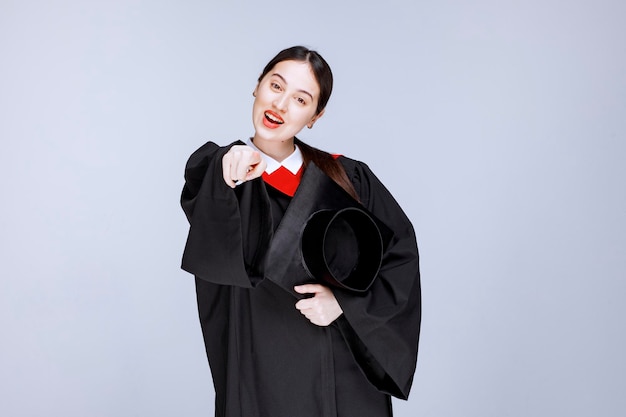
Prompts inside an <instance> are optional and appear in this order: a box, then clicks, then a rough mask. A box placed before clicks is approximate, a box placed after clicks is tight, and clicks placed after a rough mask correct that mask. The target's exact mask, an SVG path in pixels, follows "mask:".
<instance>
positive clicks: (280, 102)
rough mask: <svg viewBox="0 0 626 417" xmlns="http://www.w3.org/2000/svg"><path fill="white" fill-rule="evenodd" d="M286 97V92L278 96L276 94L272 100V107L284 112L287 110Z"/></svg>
mask: <svg viewBox="0 0 626 417" xmlns="http://www.w3.org/2000/svg"><path fill="white" fill-rule="evenodd" d="M288 99H289V98H288V97H287V95H286V94H280V95H279V96H277V97H276V98H275V100H274V103H273V104H274V107H276V109H278V110H279V111H281V112H285V111H287V103H288Z"/></svg>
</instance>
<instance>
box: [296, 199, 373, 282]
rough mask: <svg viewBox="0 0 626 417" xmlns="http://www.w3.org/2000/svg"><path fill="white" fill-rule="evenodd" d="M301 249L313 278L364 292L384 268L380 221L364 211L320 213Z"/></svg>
mask: <svg viewBox="0 0 626 417" xmlns="http://www.w3.org/2000/svg"><path fill="white" fill-rule="evenodd" d="M300 249H301V252H302V262H303V265H304V268H305V269H306V270H307V272H308V273H309V275H310V276H311V277H312V278H315V279H317V280H319V281H322V282H325V283H326V284H328V285H332V286H334V287H339V288H343V289H347V290H351V291H355V292H364V291H367V290H368V289H369V287H370V286H371V285H372V284H373V283H374V279H375V278H376V275H377V274H378V270H379V269H380V264H381V262H382V257H383V238H382V236H381V233H380V229H379V228H378V226H377V225H376V222H375V221H374V220H373V219H372V218H371V217H370V215H369V214H368V213H366V212H365V211H364V210H362V209H359V208H356V207H348V208H344V209H341V210H320V211H317V212H315V213H313V214H312V215H311V217H309V220H308V221H307V223H306V225H305V227H304V230H303V231H302V236H301V238H300Z"/></svg>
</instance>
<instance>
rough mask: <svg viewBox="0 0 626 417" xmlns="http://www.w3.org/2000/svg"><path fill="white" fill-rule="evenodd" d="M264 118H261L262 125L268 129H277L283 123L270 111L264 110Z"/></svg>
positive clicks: (281, 119)
mask: <svg viewBox="0 0 626 417" xmlns="http://www.w3.org/2000/svg"><path fill="white" fill-rule="evenodd" d="M264 116H265V117H263V124H264V125H265V127H268V128H270V129H276V128H277V127H280V125H282V124H283V123H285V121H284V120H283V118H282V117H280V115H278V114H277V113H275V112H273V111H271V110H265V113H264Z"/></svg>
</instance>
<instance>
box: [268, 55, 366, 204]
mask: <svg viewBox="0 0 626 417" xmlns="http://www.w3.org/2000/svg"><path fill="white" fill-rule="evenodd" d="M282 61H299V62H307V63H308V64H309V65H310V66H311V70H312V71H313V76H314V77H315V80H316V81H317V84H318V85H319V87H320V96H319V98H318V100H317V108H316V110H315V114H316V115H317V114H320V113H321V112H322V110H324V108H325V107H326V104H327V103H328V99H330V94H331V93H332V91H333V73H332V71H331V69H330V66H329V65H328V63H327V62H326V60H325V59H324V58H322V56H321V55H320V54H319V53H318V52H317V51H313V50H310V49H308V48H306V47H304V46H292V47H291V48H287V49H283V50H282V51H280V52H279V53H278V54H277V55H276V56H275V57H274V58H272V60H271V61H270V62H268V63H267V65H266V66H265V68H263V72H261V75H260V76H259V82H261V80H262V79H263V77H265V76H266V75H267V74H268V73H269V72H270V71H271V70H272V68H274V67H275V66H276V64H278V63H279V62H282ZM296 143H297V145H298V147H299V148H300V151H301V152H302V157H303V160H304V167H305V168H306V166H307V165H308V164H309V163H310V162H313V163H315V165H317V167H318V168H319V169H321V170H322V172H324V173H325V174H326V175H328V176H329V177H330V178H331V179H332V180H333V181H335V182H336V183H337V184H339V186H340V187H341V188H343V189H344V190H345V191H346V192H347V193H348V194H350V195H351V196H352V197H353V198H354V199H356V200H357V201H359V197H358V195H357V193H356V190H355V189H354V185H352V182H351V181H350V179H349V178H348V175H347V174H346V171H345V169H344V168H343V165H341V162H339V161H338V160H337V158H335V157H333V156H332V155H331V154H329V153H328V152H324V151H322V150H320V149H317V148H314V147H312V146H310V145H307V144H305V143H303V142H302V141H300V140H298V139H296Z"/></svg>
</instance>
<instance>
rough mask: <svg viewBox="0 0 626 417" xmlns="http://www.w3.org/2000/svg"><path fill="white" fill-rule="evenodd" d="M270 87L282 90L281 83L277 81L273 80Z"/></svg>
mask: <svg viewBox="0 0 626 417" xmlns="http://www.w3.org/2000/svg"><path fill="white" fill-rule="evenodd" d="M270 88H271V89H272V90H274V91H280V90H281V88H280V84H278V83H276V82H272V83H270Z"/></svg>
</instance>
